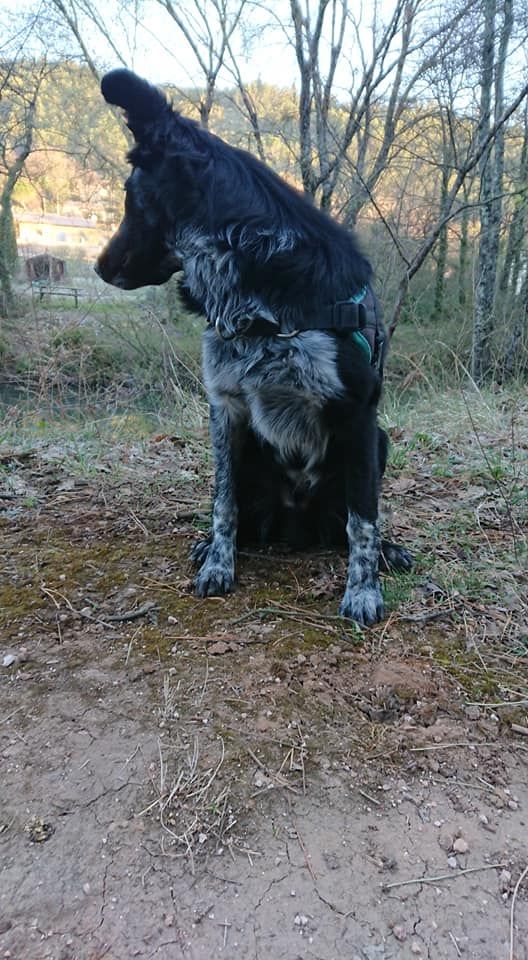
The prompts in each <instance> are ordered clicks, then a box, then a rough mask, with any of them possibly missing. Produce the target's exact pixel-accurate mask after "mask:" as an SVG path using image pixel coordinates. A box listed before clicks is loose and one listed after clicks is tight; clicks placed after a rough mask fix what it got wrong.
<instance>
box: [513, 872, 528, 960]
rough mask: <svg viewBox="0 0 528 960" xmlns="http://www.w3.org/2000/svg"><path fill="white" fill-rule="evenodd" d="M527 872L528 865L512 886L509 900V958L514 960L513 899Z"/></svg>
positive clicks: (515, 897)
mask: <svg viewBox="0 0 528 960" xmlns="http://www.w3.org/2000/svg"><path fill="white" fill-rule="evenodd" d="M527 874H528V866H526V867H525V868H524V870H523V872H522V873H521V876H520V877H519V879H518V880H517V883H516V884H515V887H514V890H513V894H512V902H511V909H510V960H514V957H513V941H514V925H513V921H514V916H515V901H516V899H517V894H518V892H519V887H520V886H521V883H522V882H523V880H524V878H525V877H526V875H527Z"/></svg>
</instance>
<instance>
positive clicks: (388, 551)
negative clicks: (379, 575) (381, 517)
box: [380, 540, 414, 573]
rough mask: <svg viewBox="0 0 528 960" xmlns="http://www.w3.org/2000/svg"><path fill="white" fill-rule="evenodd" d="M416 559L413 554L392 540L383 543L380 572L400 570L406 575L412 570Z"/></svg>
mask: <svg viewBox="0 0 528 960" xmlns="http://www.w3.org/2000/svg"><path fill="white" fill-rule="evenodd" d="M413 563H414V559H413V556H412V554H411V553H409V551H408V550H406V549H405V547H400V546H399V545H398V544H397V543H391V542H390V540H382V541H381V552H380V570H384V571H385V570H399V571H400V572H403V573H405V572H406V571H408V570H410V569H411V568H412V565H413Z"/></svg>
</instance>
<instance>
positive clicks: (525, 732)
mask: <svg viewBox="0 0 528 960" xmlns="http://www.w3.org/2000/svg"><path fill="white" fill-rule="evenodd" d="M511 728H512V731H513V733H520V734H522V736H523V737H528V727H522V726H521V724H520V723H512V725H511Z"/></svg>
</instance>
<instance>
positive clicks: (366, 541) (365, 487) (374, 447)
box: [339, 406, 383, 626]
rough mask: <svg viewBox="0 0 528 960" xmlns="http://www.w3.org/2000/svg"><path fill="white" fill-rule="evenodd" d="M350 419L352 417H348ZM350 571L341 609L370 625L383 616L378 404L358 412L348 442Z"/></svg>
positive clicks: (346, 465)
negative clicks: (380, 574)
mask: <svg viewBox="0 0 528 960" xmlns="http://www.w3.org/2000/svg"><path fill="white" fill-rule="evenodd" d="M348 422H350V421H348ZM345 470H346V501H347V503H346V506H347V513H348V520H347V526H346V532H347V537H348V549H349V556H348V574H347V583H346V589H345V593H344V596H343V599H342V601H341V604H340V607H339V612H340V614H341V615H342V616H343V617H350V619H351V620H356V621H357V623H361V624H365V625H367V626H369V625H370V624H372V623H377V622H378V620H381V619H382V617H383V597H382V594H381V586H380V581H379V555H380V534H379V529H378V500H379V487H380V482H379V463H378V431H377V425H376V410H375V407H371V406H368V407H367V408H366V409H362V410H361V411H360V412H359V414H357V413H356V415H355V417H354V419H353V422H352V430H351V433H350V434H349V436H348V438H347V442H346V444H345Z"/></svg>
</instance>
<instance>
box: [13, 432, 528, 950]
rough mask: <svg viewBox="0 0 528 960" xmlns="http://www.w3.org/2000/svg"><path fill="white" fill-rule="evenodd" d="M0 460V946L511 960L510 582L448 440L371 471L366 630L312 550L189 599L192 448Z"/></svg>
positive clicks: (484, 495)
mask: <svg viewBox="0 0 528 960" xmlns="http://www.w3.org/2000/svg"><path fill="white" fill-rule="evenodd" d="M424 444H425V447H427V446H428V444H427V443H425V441H424ZM429 446H430V444H429ZM1 464H2V469H3V472H2V487H1V489H2V491H3V492H2V500H1V501H0V503H1V506H2V508H3V520H2V542H3V544H4V546H3V548H2V554H3V559H2V561H1V564H0V565H1V576H2V585H1V590H0V600H1V606H2V609H1V613H0V617H1V621H0V622H1V628H0V629H1V633H0V658H1V663H0V698H1V707H0V749H1V768H0V770H1V788H0V804H1V807H0V860H1V873H0V958H10V960H102V958H108V960H130V958H134V957H138V958H142V960H143V958H145V960H147V958H148V960H150V958H158V960H179V958H182V960H183V958H185V960H191V958H193V960H194V958H196V960H197V958H207V960H209V958H213V957H227V958H229V960H389V958H394V960H410V958H414V957H416V958H429V960H444V958H445V960H456V958H458V957H462V958H467V960H470V958H472V960H513V958H515V960H528V879H527V878H526V874H525V869H526V866H527V864H528V830H527V818H528V789H527V788H528V736H526V734H527V733H528V723H527V715H528V714H527V704H528V701H527V699H526V697H527V692H526V691H527V683H526V677H527V673H528V671H527V664H528V643H527V635H526V602H525V598H526V592H525V591H526V576H525V571H523V565H522V563H521V562H520V561H519V563H518V568H513V569H509V570H508V572H507V573H506V572H505V570H504V569H502V568H501V564H500V562H499V558H500V557H501V556H502V553H501V549H502V548H504V551H505V553H506V552H509V553H510V554H511V529H510V527H511V524H510V526H509V525H508V522H507V521H508V511H507V510H503V509H502V508H501V502H502V501H501V498H500V496H498V495H497V496H495V494H493V492H492V491H491V492H490V489H489V488H488V487H487V486H486V483H485V482H484V481H483V480H482V479H479V478H478V477H475V476H474V475H472V476H471V477H466V478H465V482H464V483H463V484H461V483H460V482H459V481H460V477H461V475H462V473H463V471H464V470H465V469H466V467H465V465H464V457H463V456H462V458H461V460H460V461H459V463H458V466H457V467H456V470H458V473H456V470H455V474H456V475H455V479H454V480H453V476H452V475H447V474H446V476H444V477H442V476H440V475H439V474H438V473H437V474H436V475H435V474H434V471H432V470H431V455H430V452H428V449H417V448H415V450H414V452H411V453H410V460H409V462H408V464H407V468H408V469H406V470H402V471H400V472H399V473H397V474H396V476H394V475H393V477H392V480H389V481H388V483H387V485H386V495H387V496H386V499H387V500H390V502H391V504H392V518H391V520H390V522H391V524H392V525H393V526H394V528H395V532H396V534H397V535H398V536H399V537H400V538H401V539H403V540H405V541H406V542H407V543H408V544H409V545H410V546H411V548H412V549H414V550H415V552H416V553H417V555H418V560H417V565H416V571H415V573H414V574H413V575H412V576H411V577H407V578H400V579H399V580H398V579H397V578H391V577H386V578H385V582H384V586H385V592H386V596H387V599H388V606H389V615H388V618H387V619H386V620H385V621H384V623H382V624H380V625H378V626H377V627H375V628H374V629H370V630H364V631H360V630H359V629H357V628H355V627H354V625H353V624H348V625H347V624H346V623H345V622H344V621H342V620H340V619H339V618H337V617H336V612H337V604H338V599H339V595H340V591H341V589H342V585H343V576H344V569H345V567H344V564H345V560H344V558H343V557H336V556H335V555H333V554H328V553H325V554H316V555H313V554H312V555H310V556H307V557H303V556H299V555H295V554H292V555H288V554H280V553H274V554H271V553H259V552H257V551H255V553H252V554H251V553H247V554H244V555H243V556H242V557H241V558H240V564H239V578H240V584H239V588H238V590H237V592H236V593H235V594H234V595H233V596H232V597H229V598H226V599H210V600H205V601H204V600H197V599H196V598H195V597H194V596H193V595H192V593H191V592H190V590H189V586H190V583H189V578H190V576H191V570H190V568H189V565H188V563H187V560H186V557H187V554H188V551H189V547H190V544H191V542H192V540H193V539H195V537H196V534H197V528H198V532H199V529H200V528H202V529H203V528H205V524H206V518H207V512H208V496H209V490H208V487H207V485H206V484H205V482H204V479H203V478H204V469H203V442H201V443H198V442H193V441H192V440H189V441H187V442H186V441H183V440H178V439H176V438H171V437H157V438H154V439H153V440H152V442H151V443H150V445H149V446H148V449H147V450H145V449H144V448H141V450H140V449H139V448H136V447H134V445H133V444H128V445H123V444H121V445H118V444H116V445H115V447H113V448H112V447H106V448H105V449H104V450H103V452H101V454H100V456H99V457H98V458H97V459H96V461H94V460H93V458H92V459H91V461H90V466H89V468H88V467H87V468H86V469H84V470H79V468H78V466H79V465H78V462H77V468H76V469H73V468H72V459H71V456H66V454H65V453H64V449H61V450H58V449H55V448H54V446H53V444H52V443H47V444H44V443H43V444H40V445H38V446H35V447H34V448H31V449H30V448H25V449H23V450H22V449H20V450H10V449H5V450H4V453H3V454H2V457H1ZM205 472H206V473H207V471H205ZM455 480H456V481H457V486H456V487H455V485H454V484H455ZM461 510H462V513H461ZM477 513H478V523H477V522H473V521H474V518H475V516H476V514H477ZM455 515H456V516H457V517H458V526H457V527H456V528H454V527H452V526H450V524H452V520H453V516H455ZM464 518H465V519H464ZM468 518H469V519H468ZM471 518H473V520H472V519H471ZM510 519H511V517H510ZM435 535H436V540H434V537H435ZM509 538H510V539H509ZM479 560H480V566H479ZM469 566H471V569H472V576H473V577H475V576H476V575H475V570H477V571H478V573H479V577H478V579H477V580H474V581H470V580H469V579H468V576H469V575H468V576H466V579H465V580H463V579H460V577H461V576H462V574H461V571H464V570H466V571H467V569H468V567H469ZM498 584H499V585H501V586H500V587H499V586H498ZM520 694H522V696H520Z"/></svg>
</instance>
